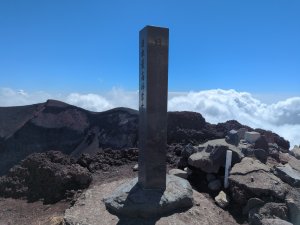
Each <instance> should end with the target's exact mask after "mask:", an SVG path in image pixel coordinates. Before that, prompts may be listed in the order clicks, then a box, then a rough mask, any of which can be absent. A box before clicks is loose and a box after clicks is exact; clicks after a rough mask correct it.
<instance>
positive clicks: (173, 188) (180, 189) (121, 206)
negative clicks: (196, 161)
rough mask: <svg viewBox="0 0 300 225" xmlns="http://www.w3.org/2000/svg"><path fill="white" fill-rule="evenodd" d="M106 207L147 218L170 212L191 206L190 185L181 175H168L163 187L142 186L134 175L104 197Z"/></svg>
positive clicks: (127, 215) (136, 216)
mask: <svg viewBox="0 0 300 225" xmlns="http://www.w3.org/2000/svg"><path fill="white" fill-rule="evenodd" d="M103 202H104V203H105V206H106V209H107V210H108V211H109V212H110V213H111V214H114V215H116V216H118V217H130V218H149V217H161V216H163V215H170V214H172V213H174V212H178V211H182V210H184V209H188V208H190V207H192V206H193V189H192V187H191V185H190V184H189V182H188V181H187V180H185V179H182V178H180V177H176V176H173V175H167V182H166V190H165V191H156V190H143V189H142V188H141V187H140V185H139V184H138V179H137V178H135V179H133V180H131V181H130V182H128V183H125V184H123V185H121V186H120V187H119V188H118V189H117V190H115V191H114V192H113V193H112V195H111V196H110V197H107V198H104V199H103Z"/></svg>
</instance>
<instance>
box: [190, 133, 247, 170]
mask: <svg viewBox="0 0 300 225" xmlns="http://www.w3.org/2000/svg"><path fill="white" fill-rule="evenodd" d="M198 148H199V149H202V151H201V152H197V153H194V154H192V155H191V156H190V157H189V159H188V164H189V165H190V166H192V167H195V168H197V169H200V170H202V171H203V172H206V173H217V172H218V171H219V169H220V167H221V166H222V167H225V160H226V152H227V150H231V151H232V164H235V163H237V162H240V160H241V158H242V157H243V156H242V154H241V152H240V150H239V149H238V148H237V147H236V146H234V145H231V144H228V143H227V142H226V141H225V139H216V140H211V141H208V142H206V143H204V144H202V145H199V147H198Z"/></svg>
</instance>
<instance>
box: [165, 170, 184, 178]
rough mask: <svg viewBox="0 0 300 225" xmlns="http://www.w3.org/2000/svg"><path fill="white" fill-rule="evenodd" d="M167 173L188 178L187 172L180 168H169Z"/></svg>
mask: <svg viewBox="0 0 300 225" xmlns="http://www.w3.org/2000/svg"><path fill="white" fill-rule="evenodd" d="M169 174H170V175H174V176H177V177H181V178H183V179H187V178H188V172H187V171H184V170H180V169H171V170H169Z"/></svg>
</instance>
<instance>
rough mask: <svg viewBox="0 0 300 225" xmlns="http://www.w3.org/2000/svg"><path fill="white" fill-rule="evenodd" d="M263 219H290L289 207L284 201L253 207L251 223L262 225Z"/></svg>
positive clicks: (250, 215) (249, 219) (250, 217)
mask: <svg viewBox="0 0 300 225" xmlns="http://www.w3.org/2000/svg"><path fill="white" fill-rule="evenodd" d="M263 219H281V220H284V221H286V220H288V208H287V206H286V205H285V204H284V203H275V202H269V203H266V204H265V205H264V206H262V207H259V208H254V209H251V210H250V212H249V216H248V221H249V224H250V225H262V224H263V221H262V220H263Z"/></svg>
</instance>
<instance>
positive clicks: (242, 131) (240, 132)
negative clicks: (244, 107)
mask: <svg viewBox="0 0 300 225" xmlns="http://www.w3.org/2000/svg"><path fill="white" fill-rule="evenodd" d="M246 131H247V129H246V128H240V129H238V131H237V133H238V136H239V140H241V139H244V138H245V133H246Z"/></svg>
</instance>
